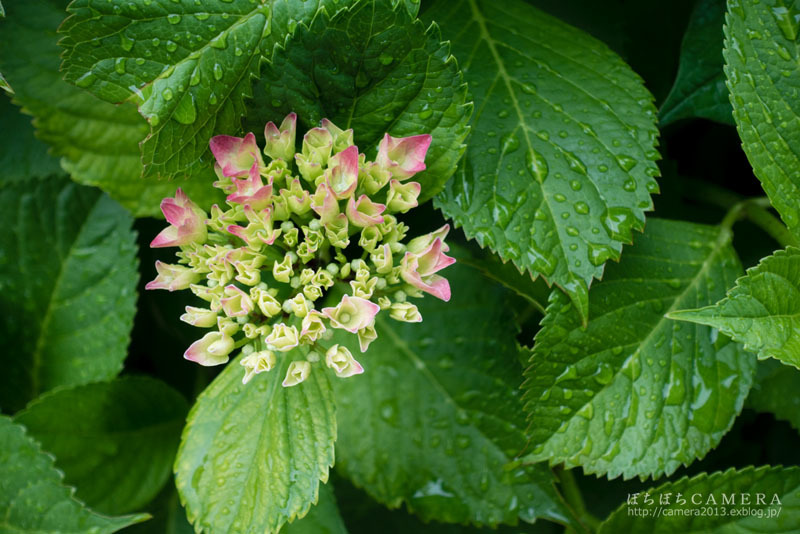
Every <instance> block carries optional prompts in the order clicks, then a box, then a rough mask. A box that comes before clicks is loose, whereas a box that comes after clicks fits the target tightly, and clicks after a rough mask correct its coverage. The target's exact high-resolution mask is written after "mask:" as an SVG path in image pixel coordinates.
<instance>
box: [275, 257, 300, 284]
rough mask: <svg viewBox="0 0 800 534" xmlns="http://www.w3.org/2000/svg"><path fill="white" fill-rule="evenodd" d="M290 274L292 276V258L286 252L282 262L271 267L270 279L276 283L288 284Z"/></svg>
mask: <svg viewBox="0 0 800 534" xmlns="http://www.w3.org/2000/svg"><path fill="white" fill-rule="evenodd" d="M295 261H296V260H295ZM292 274H294V271H293V270H292V257H291V256H290V255H289V253H288V252H287V253H286V254H285V255H284V257H283V261H281V262H275V264H274V265H273V266H272V277H273V278H275V280H277V281H278V282H284V283H288V282H289V279H290V278H291V276H292Z"/></svg>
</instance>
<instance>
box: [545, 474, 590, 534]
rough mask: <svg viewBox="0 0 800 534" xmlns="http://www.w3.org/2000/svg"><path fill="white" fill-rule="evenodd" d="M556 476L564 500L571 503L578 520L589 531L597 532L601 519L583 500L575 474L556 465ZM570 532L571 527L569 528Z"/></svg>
mask: <svg viewBox="0 0 800 534" xmlns="http://www.w3.org/2000/svg"><path fill="white" fill-rule="evenodd" d="M553 472H554V473H555V475H556V478H557V479H558V482H559V488H560V490H561V495H562V497H563V498H564V501H565V502H566V503H567V504H568V505H569V507H570V508H571V509H572V511H573V513H574V514H575V516H576V518H577V519H578V521H579V522H580V523H581V525H582V526H583V527H584V528H585V529H586V530H587V531H588V532H595V531H596V530H597V527H598V526H599V525H600V520H599V519H597V518H596V517H595V516H593V515H592V514H591V513H590V512H589V511H588V510H587V509H586V504H585V503H584V502H583V495H581V490H580V488H579V487H578V483H577V482H576V481H575V475H573V474H572V471H570V470H569V469H564V466H561V465H559V466H556V467H555V468H554V469H553ZM567 532H570V529H567Z"/></svg>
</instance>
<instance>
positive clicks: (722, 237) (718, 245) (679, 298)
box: [534, 228, 731, 469]
mask: <svg viewBox="0 0 800 534" xmlns="http://www.w3.org/2000/svg"><path fill="white" fill-rule="evenodd" d="M730 238H731V233H730V231H729V230H727V229H725V228H720V232H719V236H718V237H717V239H716V241H715V242H714V246H713V247H712V248H711V251H710V253H709V255H708V257H707V258H706V259H705V260H704V261H703V264H702V266H701V267H700V269H699V270H698V271H697V274H696V275H695V276H694V277H693V278H692V281H691V282H690V283H689V284H688V285H687V286H686V288H685V289H684V290H683V291H681V293H679V294H678V295H676V296H675V301H674V302H673V303H672V305H671V306H670V307H669V309H668V310H667V311H666V312H665V313H664V314H663V315H662V316H661V319H659V321H658V322H657V323H656V324H655V325H654V326H653V328H652V329H651V330H650V332H649V333H648V334H647V336H645V337H644V338H643V339H642V340H641V341H638V342H637V343H636V345H637V346H639V347H641V346H644V345H645V344H647V343H649V341H650V339H651V338H652V337H653V336H654V335H655V332H657V331H658V330H660V329H661V327H662V325H663V324H664V322H665V321H673V320H674V319H670V318H668V317H667V315H668V314H670V313H671V312H673V311H675V310H676V309H679V304H681V303H682V302H683V300H684V299H685V298H686V297H687V295H688V294H689V292H690V290H693V289H694V288H695V286H696V285H697V284H698V283H699V281H700V280H701V279H702V278H703V277H704V275H705V273H706V271H707V270H708V269H709V267H710V266H711V264H712V263H713V262H712V260H713V259H714V258H716V256H717V255H718V254H719V253H720V252H721V251H722V249H723V248H724V247H725V245H727V244H728V243H729V242H730ZM534 348H535V347H534ZM620 373H622V367H620V369H619V370H617V371H616V372H615V373H614V378H616V377H618V376H619V375H620ZM614 382H615V380H613V379H612V380H611V382H609V384H608V385H606V386H603V387H602V388H600V389H599V390H598V391H597V392H595V394H594V395H593V396H592V398H591V399H590V400H589V401H588V402H586V403H584V404H582V405H581V406H580V408H577V409H576V410H575V415H574V416H572V417H569V418H568V419H567V421H574V420H575V419H576V418H578V419H580V418H581V416H579V415H578V412H580V410H582V409H583V408H584V407H585V406H587V405H588V404H592V402H593V401H594V399H595V398H597V396H598V394H599V393H601V392H603V391H605V390H607V389H609V388H610V387H611V385H612V384H614ZM631 387H633V381H631ZM654 431H655V430H654ZM554 436H555V434H553V436H551V437H549V438H548V439H547V440H545V441H543V442H542V444H544V445H547V444H549V443H550V441H551V440H552V439H553V437H554ZM645 450H646V449H645ZM637 460H638V459H637ZM553 461H554V460H553V459H551V463H552V462H553ZM584 469H588V466H584Z"/></svg>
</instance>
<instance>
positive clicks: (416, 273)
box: [400, 237, 456, 302]
mask: <svg viewBox="0 0 800 534" xmlns="http://www.w3.org/2000/svg"><path fill="white" fill-rule="evenodd" d="M455 261H456V260H455V258H451V257H449V256H446V255H445V254H444V252H442V240H441V239H440V238H438V237H437V238H436V239H434V241H433V243H431V245H430V246H429V247H428V248H427V249H426V250H424V251H423V252H422V253H420V254H414V253H411V252H406V255H405V256H404V257H403V261H402V262H401V266H400V276H401V277H402V278H403V280H405V281H406V282H407V283H409V284H411V285H412V286H414V287H416V288H417V289H419V290H421V291H424V292H426V293H430V294H431V295H433V296H434V297H437V298H440V299H442V300H443V301H445V302H447V301H448V300H450V283H449V282H448V281H447V280H446V279H444V278H442V277H441V276H439V275H437V274H434V273H436V272H438V271H440V270H442V269H444V268H445V267H447V266H449V265H452V264H453V263H455Z"/></svg>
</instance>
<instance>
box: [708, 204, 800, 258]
mask: <svg viewBox="0 0 800 534" xmlns="http://www.w3.org/2000/svg"><path fill="white" fill-rule="evenodd" d="M769 206H770V203H769V199H768V198H766V197H760V198H749V199H747V200H742V201H740V202H737V203H736V204H734V205H733V207H731V208H730V209H729V210H728V213H727V214H726V215H725V218H724V219H722V223H720V225H721V226H722V227H723V228H726V229H728V230H730V229H731V228H732V227H733V225H734V224H735V223H736V222H737V221H739V220H740V219H744V218H746V219H748V220H749V221H750V222H752V223H753V224H755V225H756V226H758V227H759V228H761V230H763V231H764V232H765V233H766V234H767V235H769V236H770V237H772V239H774V240H775V241H777V242H778V243H779V244H780V245H781V246H782V247H787V246H790V245H791V246H794V247H797V246H800V241H798V240H797V238H796V237H795V236H794V235H793V234H792V233H791V232H790V231H789V229H788V228H786V226H785V225H784V224H783V223H782V222H781V221H780V219H778V218H777V217H775V216H774V215H772V214H771V213H770V212H769V211H767V208H768V207H769Z"/></svg>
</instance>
